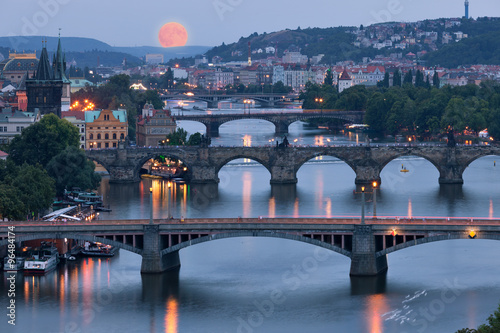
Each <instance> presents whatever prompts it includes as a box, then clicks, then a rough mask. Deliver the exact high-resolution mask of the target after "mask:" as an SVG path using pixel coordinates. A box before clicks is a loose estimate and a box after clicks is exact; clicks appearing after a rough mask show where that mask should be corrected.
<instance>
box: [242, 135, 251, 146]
mask: <svg viewBox="0 0 500 333" xmlns="http://www.w3.org/2000/svg"><path fill="white" fill-rule="evenodd" d="M251 146H252V136H251V135H245V136H244V137H243V147H251Z"/></svg>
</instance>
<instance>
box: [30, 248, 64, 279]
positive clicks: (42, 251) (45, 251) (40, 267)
mask: <svg viewBox="0 0 500 333" xmlns="http://www.w3.org/2000/svg"><path fill="white" fill-rule="evenodd" d="M58 263H59V253H58V252H57V249H56V248H55V247H54V246H52V244H43V243H42V246H41V247H39V248H36V249H34V250H33V251H32V253H31V256H30V257H29V258H27V259H26V260H25V261H24V274H25V275H43V274H45V273H48V272H50V271H52V270H53V269H55V268H56V267H57V264H58Z"/></svg>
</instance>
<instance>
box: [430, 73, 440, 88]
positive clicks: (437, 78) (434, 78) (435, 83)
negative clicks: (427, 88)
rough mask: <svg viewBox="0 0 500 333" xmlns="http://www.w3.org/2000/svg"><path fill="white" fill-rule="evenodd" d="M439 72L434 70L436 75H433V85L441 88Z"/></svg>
mask: <svg viewBox="0 0 500 333" xmlns="http://www.w3.org/2000/svg"><path fill="white" fill-rule="evenodd" d="M439 83H440V82H439V74H438V72H434V75H433V76H432V85H434V87H436V88H439Z"/></svg>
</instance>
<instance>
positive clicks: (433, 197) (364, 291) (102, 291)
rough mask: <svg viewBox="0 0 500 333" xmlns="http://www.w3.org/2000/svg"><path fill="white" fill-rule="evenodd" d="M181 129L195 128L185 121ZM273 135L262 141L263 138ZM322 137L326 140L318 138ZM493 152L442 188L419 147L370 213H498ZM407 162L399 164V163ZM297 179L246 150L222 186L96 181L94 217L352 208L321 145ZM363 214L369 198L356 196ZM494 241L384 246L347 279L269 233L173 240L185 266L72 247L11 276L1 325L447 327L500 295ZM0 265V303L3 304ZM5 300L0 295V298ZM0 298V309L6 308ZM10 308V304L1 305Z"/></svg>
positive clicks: (335, 138)
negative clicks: (276, 177)
mask: <svg viewBox="0 0 500 333" xmlns="http://www.w3.org/2000/svg"><path fill="white" fill-rule="evenodd" d="M180 125H181V126H183V127H184V128H186V129H187V130H188V131H189V132H190V133H194V132H196V131H200V132H202V131H204V130H205V129H204V126H202V125H200V124H197V123H193V122H181V123H180ZM289 132H290V133H289V136H288V140H289V141H290V142H293V141H294V140H297V141H296V143H295V144H302V145H314V144H321V143H323V144H356V143H357V142H363V141H364V138H363V137H361V135H356V134H346V135H343V134H332V133H329V132H328V131H326V130H318V129H314V128H308V127H307V126H306V125H304V124H302V123H294V124H292V125H291V127H290V131H289ZM273 139H274V140H276V139H278V140H281V138H276V137H275V136H274V127H273V125H272V124H269V123H267V122H265V121H260V120H247V121H235V122H231V123H229V124H225V125H223V126H221V128H220V137H219V138H214V139H213V141H212V144H215V145H236V146H243V145H251V146H258V145H265V144H273V143H274V141H272V140H273ZM269 140H271V142H270V141H269ZM328 140H330V141H328ZM496 159H498V157H493V156H492V157H484V158H481V159H479V160H477V161H476V162H474V163H472V164H471V165H470V166H469V167H468V168H467V170H466V171H465V173H464V182H465V183H464V185H463V186H440V185H439V184H438V177H439V174H438V172H437V170H436V169H435V167H434V166H433V165H432V164H431V163H429V162H427V161H425V160H423V159H420V158H416V157H411V156H410V157H406V158H404V159H399V160H395V161H393V162H391V163H389V164H388V165H387V166H386V167H385V169H384V170H383V172H382V175H381V176H382V186H381V188H380V189H379V190H378V193H377V199H376V212H377V215H378V216H401V217H404V216H414V217H416V216H439V217H483V218H499V217H500V187H499V186H498V185H499V184H500V165H499V166H498V167H497V166H495V164H496V163H495V161H496ZM402 164H403V165H404V166H405V167H406V168H407V169H409V170H410V172H408V173H401V172H399V170H400V169H401V165H402ZM297 177H298V183H297V185H296V186H289V185H287V186H271V185H270V184H269V180H270V174H269V172H268V171H267V170H266V169H265V168H264V167H263V166H261V165H259V164H257V163H256V162H253V161H250V160H244V159H241V160H235V161H232V162H231V163H230V164H228V165H226V166H225V167H224V168H223V169H222V170H221V171H220V173H219V178H220V179H221V181H220V184H219V185H218V186H194V185H184V186H182V187H181V186H180V185H175V186H173V187H172V188H170V189H169V188H168V187H167V186H166V184H165V183H164V182H163V181H157V180H149V179H145V180H142V181H141V182H140V183H135V184H109V182H108V179H107V178H104V179H103V182H102V184H101V188H100V192H101V193H102V194H103V196H104V201H105V204H106V205H107V204H109V205H110V207H111V209H112V212H110V213H101V215H100V218H101V219H115V218H117V219H132V218H149V214H150V213H149V212H150V206H149V188H150V186H152V187H153V193H154V195H153V213H154V217H155V218H166V217H167V216H168V215H173V216H175V217H180V216H184V217H187V218H189V217H237V216H242V217H257V216H270V217H285V216H289V217H294V216H295V217H299V216H300V217H303V216H318V217H319V216H326V217H334V216H359V215H360V211H361V208H360V207H361V198H360V196H359V195H358V194H355V193H353V190H355V185H354V178H355V174H354V172H353V171H352V170H351V169H350V168H349V167H348V166H347V165H346V164H345V163H343V162H341V161H339V160H336V159H333V158H328V157H318V158H317V159H314V160H312V161H310V162H309V163H306V164H305V165H304V166H303V167H302V168H301V169H300V170H299V172H298V174H297ZM366 201H367V202H366V214H367V216H370V215H371V214H373V208H374V203H373V196H372V195H371V194H367V195H366ZM499 251H500V242H495V241H487V240H478V239H475V240H453V241H443V242H435V243H430V244H425V245H419V246H416V247H411V248H408V249H405V250H401V251H397V252H395V253H391V254H390V255H389V256H388V263H389V270H388V272H387V275H385V276H381V277H377V278H362V279H361V278H350V277H349V268H350V260H349V259H348V258H346V257H343V256H342V255H340V254H337V253H334V252H328V251H326V250H324V249H319V248H317V247H314V246H312V245H309V244H304V243H299V242H294V241H289V240H283V239H274V238H232V239H223V240H217V241H214V242H206V243H203V244H199V245H196V246H192V247H188V248H185V249H183V250H181V251H180V259H181V263H182V267H181V268H180V270H179V271H176V272H170V273H168V274H162V275H153V276H141V274H140V272H139V271H140V264H141V257H140V256H138V255H136V254H133V253H130V252H126V251H123V250H122V251H120V253H119V255H117V256H116V257H114V258H111V259H90V258H86V259H80V260H78V261H76V262H72V263H67V264H64V265H60V266H59V268H58V270H57V271H55V272H52V273H50V274H48V275H46V276H43V277H23V276H22V274H19V275H18V276H17V281H16V293H17V295H16V301H17V303H16V305H17V308H16V311H17V312H16V315H17V325H16V326H15V328H14V327H12V326H10V325H8V324H7V319H6V316H5V315H3V314H2V317H3V319H2V320H1V321H0V331H1V332H107V333H112V332H168V333H170V332H360V333H365V332H369V333H378V332H390V333H402V332H455V331H456V330H458V329H460V328H463V327H476V326H477V325H479V324H481V323H484V322H485V320H486V318H487V317H488V315H489V314H490V313H492V312H493V311H494V310H495V309H496V307H497V306H498V303H499V302H500V283H499V281H500V280H499V276H500V256H498V253H499ZM6 278H7V275H6V274H4V278H3V279H2V280H1V282H0V291H1V293H0V302H1V304H2V305H4V304H7V303H6V302H7V299H8V298H7V286H8V283H7V280H6ZM2 307H3V306H2ZM3 308H4V309H5V307H3ZM3 311H6V310H3Z"/></svg>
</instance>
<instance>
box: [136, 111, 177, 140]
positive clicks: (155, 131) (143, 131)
mask: <svg viewBox="0 0 500 333" xmlns="http://www.w3.org/2000/svg"><path fill="white" fill-rule="evenodd" d="M176 128H177V124H176V123H175V120H174V118H173V117H172V116H171V114H170V110H155V109H154V107H153V105H152V104H146V105H144V108H143V109H142V114H141V115H140V116H139V117H138V118H137V123H136V133H135V135H136V139H137V146H146V147H149V146H153V147H156V146H158V145H159V142H161V141H162V140H165V137H166V136H167V135H168V134H170V133H173V132H175V130H176Z"/></svg>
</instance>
